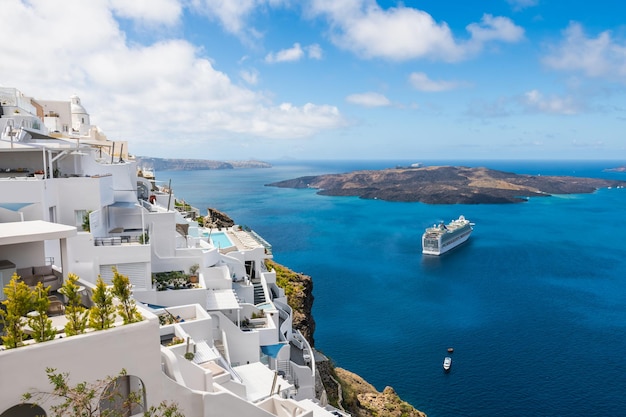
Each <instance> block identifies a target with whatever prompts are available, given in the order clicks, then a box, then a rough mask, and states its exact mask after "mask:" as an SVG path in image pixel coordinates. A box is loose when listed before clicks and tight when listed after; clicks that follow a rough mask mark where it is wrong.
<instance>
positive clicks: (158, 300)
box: [0, 87, 348, 417]
mask: <svg viewBox="0 0 626 417" xmlns="http://www.w3.org/2000/svg"><path fill="white" fill-rule="evenodd" d="M137 173H138V167H137V164H136V163H135V162H134V160H133V158H132V156H130V154H129V152H128V144H127V142H125V141H124V142H121V141H112V140H109V139H108V138H107V137H106V135H105V134H104V133H103V132H102V131H101V130H100V129H99V128H98V127H97V126H93V125H91V124H90V117H89V113H88V112H87V111H86V110H85V108H84V107H83V105H82V103H81V101H80V98H79V97H77V96H72V97H71V98H70V100H68V101H58V100H40V99H35V98H33V97H29V96H27V95H25V94H23V93H22V92H21V91H19V90H17V89H16V88H6V87H0V285H1V286H2V287H3V288H5V289H6V288H10V286H11V285H12V283H13V284H14V285H22V288H23V287H24V285H26V286H27V287H28V289H29V291H32V292H33V293H35V292H36V289H37V288H38V285H39V284H40V283H42V284H43V285H44V286H45V287H46V288H47V291H49V292H48V294H44V296H43V297H44V298H45V296H46V295H48V296H49V298H48V301H49V307H48V310H47V311H46V310H45V309H44V310H43V313H40V311H39V310H37V311H35V313H37V314H35V315H34V316H33V315H32V314H31V313H33V312H28V313H26V312H23V313H24V314H23V315H22V316H19V315H18V316H17V317H12V318H7V317H6V316H5V317H4V318H5V319H6V320H9V321H11V322H12V323H13V324H16V326H14V327H12V328H11V329H12V331H13V333H12V334H13V336H15V337H14V338H13V339H12V341H11V343H6V342H5V343H3V344H1V345H0V370H1V372H2V375H3V377H4V378H3V380H4V381H5V383H3V384H2V389H1V390H0V416H2V417H11V416H46V415H56V413H55V411H54V407H55V406H58V405H59V404H60V399H58V398H56V397H54V396H52V395H48V396H45V398H44V400H43V401H35V400H34V399H33V400H31V401H29V400H28V398H25V397H24V396H23V395H24V394H25V393H32V392H39V393H49V392H51V391H52V389H53V387H52V386H51V385H50V381H49V380H48V376H47V373H46V369H47V368H54V369H56V371H57V372H59V373H63V374H67V378H68V383H69V384H70V385H76V384H79V383H81V382H82V381H85V382H86V383H88V384H89V383H94V384H95V383H97V382H98V381H107V380H108V378H113V379H112V382H111V383H110V384H109V385H107V386H106V387H104V388H103V389H102V391H101V393H102V395H105V394H107V393H108V394H109V395H111V394H112V393H115V394H116V395H117V396H118V397H119V399H120V400H119V401H114V402H106V401H102V402H100V403H99V406H100V408H101V409H100V412H101V413H111V412H112V413H113V414H111V415H118V414H119V415H124V416H131V415H144V414H143V413H144V412H145V411H148V410H150V409H151V407H158V406H159V405H160V404H162V403H163V402H164V401H165V402H166V403H168V404H175V405H176V406H177V407H178V410H179V411H180V412H181V413H182V414H183V415H186V416H194V417H196V416H227V417H228V416H233V417H235V416H237V417H239V416H250V417H282V416H292V417H313V416H315V417H332V416H346V415H348V414H346V413H345V412H344V411H342V410H338V409H336V408H334V407H332V406H331V405H329V404H327V401H326V394H325V392H324V389H323V385H321V382H320V378H319V373H318V371H317V369H316V363H317V361H319V360H324V358H323V355H321V354H319V353H318V352H316V351H315V350H314V349H313V347H312V346H311V345H310V344H309V342H308V341H307V339H306V338H305V337H304V336H303V335H302V333H300V332H299V331H297V330H295V329H293V326H292V323H293V321H292V320H293V319H292V317H293V311H292V309H291V307H290V306H289V305H288V303H287V297H286V295H285V291H284V289H283V288H281V287H279V286H278V285H277V281H276V272H275V271H274V270H271V269H268V267H267V266H266V263H265V261H266V260H268V259H272V251H271V246H270V245H269V244H268V243H267V242H265V241H264V240H263V239H262V238H261V237H260V236H259V235H257V234H256V233H254V232H253V231H252V230H250V229H248V228H242V227H239V226H237V225H235V226H233V227H229V228H222V229H221V230H217V229H207V228H205V227H204V224H203V223H202V222H199V221H198V219H197V218H196V215H197V212H196V211H194V210H192V209H191V207H190V206H189V205H188V204H186V203H184V202H183V203H182V204H181V203H180V201H184V200H178V199H177V198H176V196H175V195H174V193H173V191H172V189H171V188H170V187H167V188H163V187H158V186H157V185H156V182H155V181H154V179H153V178H145V177H143V176H139V175H137ZM201 223H202V224H201ZM218 242H219V243H218ZM116 271H117V273H119V274H122V275H123V276H125V277H127V278H128V280H129V288H132V297H133V300H134V302H135V303H136V307H137V310H138V311H139V316H140V317H139V320H137V321H135V322H130V323H128V324H127V323H126V320H122V318H120V316H119V315H117V316H116V317H115V319H114V320H113V321H112V323H111V327H110V328H107V329H106V330H96V329H95V328H89V327H87V329H86V330H85V331H84V332H79V334H76V335H72V334H71V333H70V334H67V333H66V329H67V328H66V325H67V323H68V317H69V314H71V313H68V312H70V310H73V307H74V305H72V308H70V306H68V305H67V303H68V302H69V301H70V297H69V295H68V294H69V293H68V291H63V290H64V288H66V286H67V285H68V282H69V281H71V282H74V279H75V277H76V276H77V277H78V281H76V284H77V285H75V287H74V288H75V293H76V294H78V295H77V296H76V295H75V296H74V298H73V299H74V300H76V297H78V300H79V301H80V304H81V305H82V306H83V307H84V308H87V309H89V308H91V307H93V305H94V299H93V294H94V291H96V289H97V288H101V287H97V285H96V284H97V283H98V282H99V281H98V280H99V279H102V280H103V281H104V283H105V284H106V285H107V286H108V287H107V288H110V287H111V286H112V283H113V280H114V277H115V276H116ZM16 280H17V281H16ZM16 283H17V284H16ZM40 296H41V294H40ZM11 298H12V297H11V294H10V293H9V291H7V292H0V301H2V302H3V303H6V302H9V301H10V299H11ZM53 306H54V308H52V307H53ZM66 313H68V314H66ZM33 317H36V319H37V320H39V321H40V322H46V323H48V324H50V325H51V329H53V331H52V332H51V333H50V334H49V335H47V336H46V337H45V338H44V339H43V340H45V341H38V339H37V338H35V337H34V336H33V332H34V329H36V326H35V325H34V324H33V323H34V322H33ZM42 320H43V321H42ZM0 322H2V321H0ZM4 323H5V326H4V328H3V330H4V333H5V334H8V333H7V332H6V331H7V326H6V323H7V321H4ZM122 370H124V372H123V373H121V372H122ZM131 398H132V399H134V400H135V401H136V404H134V405H133V408H132V409H129V408H127V406H126V405H125V404H126V403H127V401H126V400H129V399H131ZM98 400H99V399H98V397H96V398H95V399H94V401H95V403H96V405H98ZM115 413H117V414H115ZM107 415H108V414H107ZM151 415H152V414H151Z"/></svg>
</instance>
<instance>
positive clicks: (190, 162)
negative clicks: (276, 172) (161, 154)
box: [135, 156, 272, 171]
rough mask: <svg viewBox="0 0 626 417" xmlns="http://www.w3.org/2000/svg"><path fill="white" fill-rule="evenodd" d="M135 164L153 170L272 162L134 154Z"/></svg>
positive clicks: (255, 165)
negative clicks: (172, 157) (173, 157)
mask: <svg viewBox="0 0 626 417" xmlns="http://www.w3.org/2000/svg"><path fill="white" fill-rule="evenodd" d="M135 161H136V162H137V166H138V167H139V168H142V169H152V170H154V171H196V170H203V169H240V168H271V167H272V164H270V163H267V162H263V161H255V160H248V161H226V162H224V161H212V160H208V159H171V158H152V157H148V156H136V157H135Z"/></svg>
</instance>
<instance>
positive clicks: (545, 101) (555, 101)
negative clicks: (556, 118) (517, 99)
mask: <svg viewBox="0 0 626 417" xmlns="http://www.w3.org/2000/svg"><path fill="white" fill-rule="evenodd" d="M522 105H523V106H525V108H526V109H527V110H529V111H539V112H541V113H551V114H565V115H571V114H577V113H579V112H580V110H581V109H580V106H579V105H578V103H576V100H574V99H573V98H572V97H571V96H568V97H558V96H551V97H548V98H547V97H544V96H543V94H542V93H541V92H539V91H538V90H531V91H528V92H526V93H525V94H524V96H523V98H522Z"/></svg>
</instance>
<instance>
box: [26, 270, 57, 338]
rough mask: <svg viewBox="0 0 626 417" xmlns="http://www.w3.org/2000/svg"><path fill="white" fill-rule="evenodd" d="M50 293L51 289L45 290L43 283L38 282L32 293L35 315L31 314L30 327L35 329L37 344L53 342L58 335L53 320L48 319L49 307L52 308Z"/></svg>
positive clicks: (34, 335) (34, 336)
mask: <svg viewBox="0 0 626 417" xmlns="http://www.w3.org/2000/svg"><path fill="white" fill-rule="evenodd" d="M49 291H50V287H45V288H44V286H43V283H42V282H38V283H37V286H36V287H35V289H34V291H32V292H31V294H32V300H33V301H32V302H33V309H34V311H33V313H34V314H33V315H30V314H29V316H30V317H29V318H28V325H29V326H30V328H31V329H33V339H35V341H36V342H45V341H47V340H53V339H54V338H55V337H56V334H57V331H56V329H55V328H54V326H52V320H50V319H49V318H48V307H49V306H50V299H49V298H48V292H49Z"/></svg>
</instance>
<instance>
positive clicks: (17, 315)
mask: <svg viewBox="0 0 626 417" xmlns="http://www.w3.org/2000/svg"><path fill="white" fill-rule="evenodd" d="M3 291H4V295H5V297H6V299H5V300H4V301H2V304H3V306H4V308H3V309H0V317H1V318H2V324H3V326H4V332H5V335H4V336H2V341H3V343H4V347H6V348H7V349H13V348H16V347H18V346H22V345H23V344H24V339H25V338H26V334H25V333H24V324H25V319H24V317H25V316H26V314H27V313H28V312H29V311H31V310H32V309H33V295H32V292H31V291H30V288H28V285H26V283H24V282H23V281H21V280H20V277H19V276H18V275H17V273H14V274H13V276H12V277H11V281H9V284H8V285H7V286H6V287H5V288H4V289H3Z"/></svg>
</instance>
